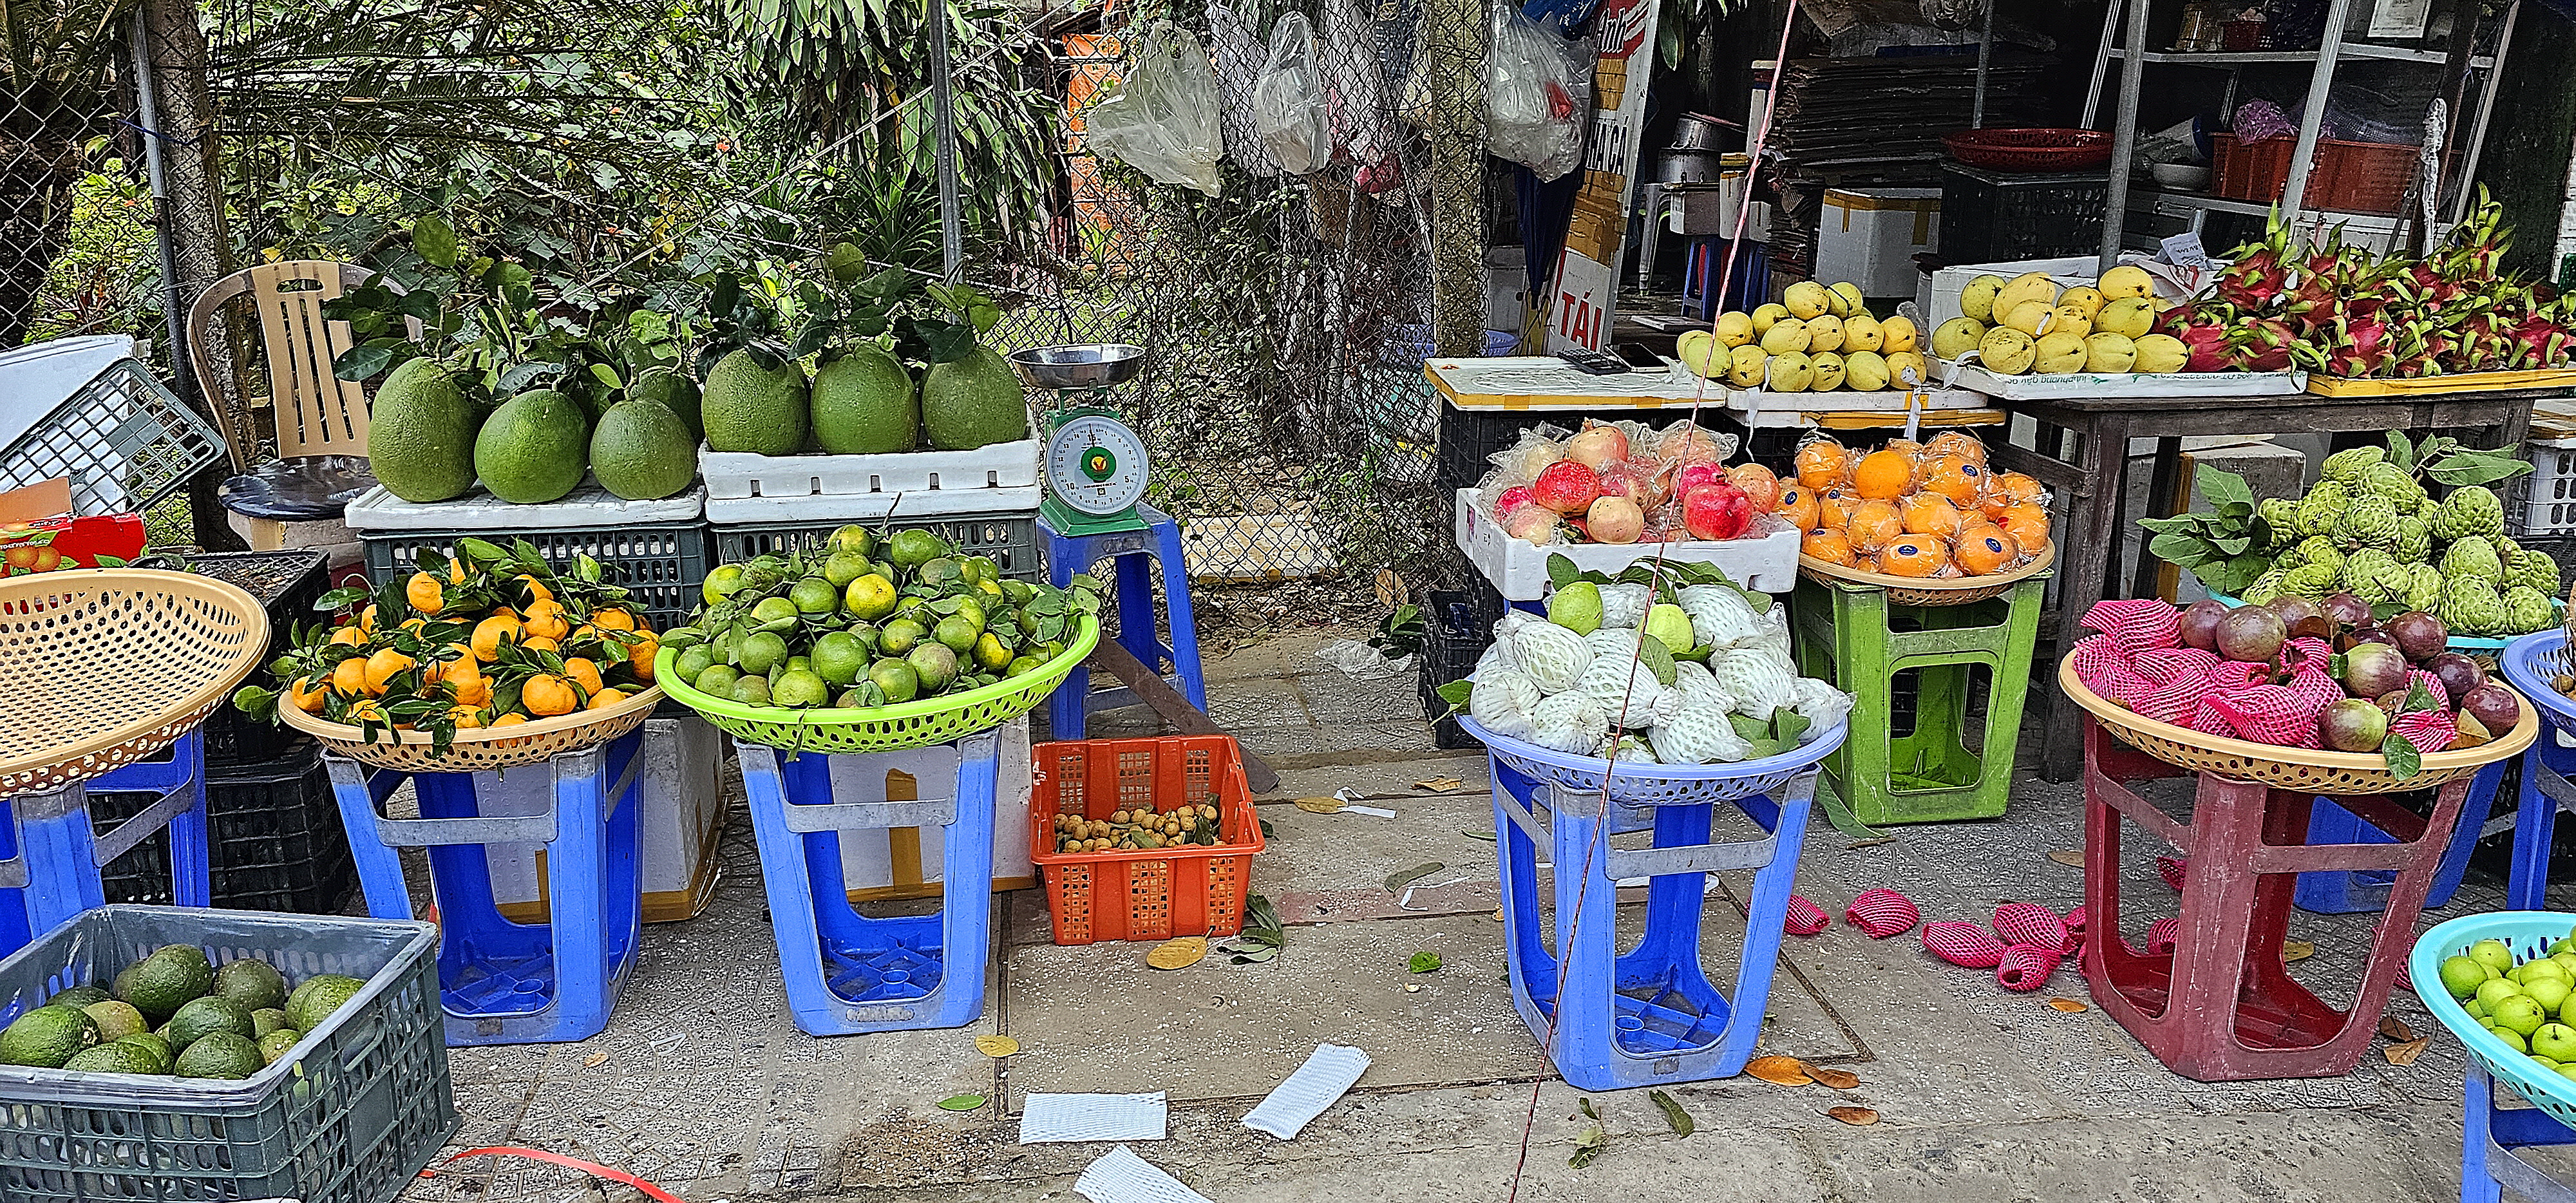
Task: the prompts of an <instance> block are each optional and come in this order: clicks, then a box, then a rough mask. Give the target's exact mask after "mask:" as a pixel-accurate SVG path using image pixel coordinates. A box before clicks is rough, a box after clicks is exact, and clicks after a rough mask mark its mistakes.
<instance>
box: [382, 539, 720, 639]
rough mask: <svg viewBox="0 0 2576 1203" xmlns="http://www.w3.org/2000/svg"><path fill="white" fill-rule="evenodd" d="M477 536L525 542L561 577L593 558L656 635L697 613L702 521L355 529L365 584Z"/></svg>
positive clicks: (398, 575) (448, 552) (703, 562)
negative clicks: (581, 560)
mask: <svg viewBox="0 0 2576 1203" xmlns="http://www.w3.org/2000/svg"><path fill="white" fill-rule="evenodd" d="M466 538H473V539H481V540H483V541H485V542H487V543H493V544H497V545H499V546H502V547H508V546H510V545H511V544H512V543H513V542H515V541H517V540H520V539H525V540H527V541H528V542H529V543H531V544H533V545H534V546H535V547H536V549H537V552H538V554H540V555H542V556H544V557H545V560H546V563H548V564H550V565H553V566H554V569H555V571H557V572H561V571H564V570H566V569H569V568H571V567H572V565H573V562H574V559H575V558H576V557H578V556H585V555H586V556H589V557H590V558H592V559H594V560H597V561H599V566H600V568H601V569H602V570H603V572H602V576H601V579H602V580H604V581H606V582H607V583H609V584H612V585H623V586H625V588H626V590H627V592H628V593H629V594H630V595H631V600H632V601H633V602H634V603H635V608H636V609H638V610H640V611H642V612H643V614H644V617H645V620H646V621H648V622H651V623H652V624H653V629H654V630H657V631H667V630H670V629H671V628H672V627H675V626H679V625H680V624H682V623H685V622H687V621H688V620H689V613H690V611H692V610H695V609H697V606H698V589H699V587H700V586H701V585H703V584H704V583H705V582H706V579H707V569H708V567H710V565H709V564H708V562H707V550H708V549H707V527H706V524H705V523H703V522H667V523H642V524H638V525H634V526H619V527H588V528H582V527H551V528H542V529H530V530H511V531H486V530H469V531H453V530H450V531H418V530H410V531H384V532H381V533H370V532H361V534H360V541H361V542H363V543H365V544H366V547H367V579H368V580H371V581H374V582H375V583H377V584H379V585H381V584H383V583H385V582H386V581H389V580H400V579H403V578H406V577H409V576H410V575H411V574H412V572H413V571H414V570H415V565H417V564H418V562H419V559H420V553H421V552H422V551H423V550H424V549H425V550H429V551H435V552H437V553H439V554H440V555H443V556H448V557H450V558H453V557H454V556H455V546H456V541H457V540H458V539H466Z"/></svg>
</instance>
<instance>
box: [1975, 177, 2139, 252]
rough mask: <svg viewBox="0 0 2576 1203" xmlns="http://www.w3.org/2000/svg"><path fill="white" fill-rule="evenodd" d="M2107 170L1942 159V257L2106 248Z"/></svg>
mask: <svg viewBox="0 0 2576 1203" xmlns="http://www.w3.org/2000/svg"><path fill="white" fill-rule="evenodd" d="M2110 204H2111V177H2110V175H2109V174H2108V173H2107V172H2099V171H2074V172H2041V173H2033V174H2028V175H2024V174H2018V173H2013V172H2000V171H1988V170H1985V169H1983V168H1978V167H1969V166H1966V165H1964V164H1959V163H1944V164H1942V165H1941V239H1940V243H1939V246H1940V251H1941V261H1942V262H1944V263H1953V264H1966V263H2009V262H2012V261H2014V260H2016V259H2050V258H2055V257H2058V256H2061V255H2090V254H2094V253H2096V252H2098V251H2100V250H2101V249H2102V215H2103V213H2104V212H2105V211H2106V210H2107V209H2108V208H2109V207H2110Z"/></svg>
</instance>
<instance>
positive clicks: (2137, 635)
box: [2081, 597, 2182, 657]
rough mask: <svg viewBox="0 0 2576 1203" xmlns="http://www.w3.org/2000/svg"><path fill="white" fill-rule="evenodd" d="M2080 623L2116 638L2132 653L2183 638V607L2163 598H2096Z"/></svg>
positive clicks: (2152, 648)
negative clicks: (2106, 599)
mask: <svg viewBox="0 0 2576 1203" xmlns="http://www.w3.org/2000/svg"><path fill="white" fill-rule="evenodd" d="M2081 625H2082V626H2083V627H2084V628H2085V629H2087V630H2094V631H2100V632H2102V633H2103V634H2105V635H2108V636H2110V637H2111V638H2112V639H2114V640H2117V641H2118V642H2119V644H2120V650H2122V651H2125V652H2127V653H2128V654H2129V655H2130V656H2132V657H2135V656H2136V655H2137V654H2138V653H2140V652H2146V651H2153V650H2155V649H2157V648H2168V647H2173V646H2176V645H2177V644H2179V643H2181V642H2182V640H2181V638H2180V634H2179V632H2180V631H2181V629H2182V611H2180V610H2177V609H2175V608H2174V606H2173V603H2171V602H2168V601H2165V600H2162V599H2160V598H2153V597H2130V598H2115V599H2113V600H2110V601H2099V602H2095V603H2093V608H2092V609H2090V610H2086V611H2085V612H2084V621H2083V623H2082V624H2081Z"/></svg>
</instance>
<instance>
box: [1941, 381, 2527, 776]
mask: <svg viewBox="0 0 2576 1203" xmlns="http://www.w3.org/2000/svg"><path fill="white" fill-rule="evenodd" d="M2564 392H2565V390H2563V389H2521V390H2514V391H2498V392H2478V393H2434V394H2416V395H2412V396H2404V395H2401V396H2388V397H2321V396H2317V395H2314V394H2310V393H2293V394H2289V395H2285V396H2270V397H2187V398H2178V397H2088V398H2061V399H2055V400H2047V401H2003V400H1999V401H1997V402H1996V404H1998V405H2000V406H2003V407H2004V408H2005V409H2007V410H2009V411H2011V412H2012V413H2013V414H2015V415H2019V416H2027V417H2029V418H2031V419H2032V420H2033V421H2035V422H2037V423H2039V432H2038V438H2037V439H2036V440H2035V443H2036V445H2035V446H2032V447H2023V446H2019V445H2006V446H1998V447H1994V448H1992V450H1991V452H1990V454H1991V456H1992V458H1993V460H1994V462H1995V463H1996V465H1997V466H1999V467H2003V468H2009V469H2012V470H2014V471H2018V472H2026V473H2028V474H2030V475H2032V476H2035V477H2038V478H2039V479H2040V480H2041V481H2042V482H2043V483H2045V484H2047V485H2048V486H2049V487H2050V488H2051V489H2053V490H2055V491H2057V493H2058V494H2059V495H2060V496H2061V497H2063V498H2064V499H2065V500H2066V502H2067V505H2066V517H2065V520H2064V521H2063V523H2062V525H2061V526H2060V528H2059V530H2058V533H2057V546H2058V568H2057V583H2056V588H2057V605H2056V607H2055V609H2054V611H2053V618H2054V620H2055V621H2054V623H2053V627H2054V629H2055V630H2056V632H2057V647H2058V651H2059V652H2060V654H2063V652H2064V650H2065V648H2066V645H2067V642H2068V640H2069V638H2070V637H2071V636H2072V635H2073V633H2074V632H2075V631H2076V629H2077V626H2076V624H2077V623H2078V622H2080V621H2082V619H2083V617H2084V612H2085V611H2086V610H2088V609H2090V608H2091V607H2092V605H2093V603H2094V602H2097V601H2100V600H2102V599H2103V598H2106V597H2147V596H2152V595H2153V594H2154V593H2155V589H2156V570H2157V561H2156V559H2155V557H2153V556H2150V555H2147V554H2145V552H2144V550H2143V548H2144V546H2145V544H2144V541H2141V542H2140V548H2141V551H2140V553H2139V556H2138V563H2137V565H2136V566H2135V568H2134V569H2132V570H2130V573H2129V575H2128V576H2126V577H2123V576H2122V575H2121V572H2122V568H2121V563H2120V560H2121V549H2122V535H2123V534H2124V533H2125V532H2126V531H2127V529H2128V519H2129V515H2128V514H2127V513H2125V512H2124V509H2125V505H2124V503H2125V501H2126V499H2127V493H2128V488H2127V486H2128V479H2127V473H2128V465H2129V455H2128V450H2129V440H2130V439H2131V438H2132V437H2140V438H2147V437H2151V438H2154V439H2155V440H2156V460H2155V477H2154V482H2153V486H2152V488H2151V490H2150V492H2149V495H2148V501H2147V507H2148V510H2149V511H2150V513H2155V514H2161V513H2164V512H2166V511H2168V510H2170V509H2172V508H2174V507H2173V506H2172V504H2171V499H2172V498H2175V497H2177V496H2182V495H2186V494H2184V493H2183V490H2184V489H2185V488H2186V487H2187V486H2186V484H2185V482H2183V481H2182V480H2181V475H2182V440H2183V439H2184V438H2186V437H2192V436H2208V435H2254V434H2295V433H2309V434H2329V433H2344V432H2364V431H2382V430H2405V431H2410V432H2414V433H2417V434H2419V435H2421V434H2425V433H2431V432H2443V433H2449V434H2452V435H2453V436H2454V437H2457V438H2459V439H2461V440H2462V441H2464V442H2467V443H2470V444H2472V445H2475V446H2481V447H2509V446H2512V445H2514V444H2516V443H2519V442H2521V441H2522V440H2523V437H2524V435H2525V433H2526V431H2527V430H2528V428H2529V426H2530V423H2531V410H2532V403H2533V402H2534V401H2536V400H2538V399H2539V398H2541V397H2544V396H2557V395H2560V394H2562V393H2564ZM2070 446H2071V447H2072V450H2071V451H2070V450H2068V448H2069V447H2070ZM2032 677H2033V681H2032V684H2033V686H2034V687H2041V688H2044V691H2045V696H2044V697H2042V698H2040V699H2037V702H2038V705H2037V706H2036V707H2035V708H2034V713H2036V714H2037V715H2038V716H2039V719H2040V723H2041V730H2042V731H2043V732H2044V733H2045V734H2044V735H2043V737H2042V738H2043V745H2042V747H2043V750H2042V752H2041V755H2040V760H2039V765H2038V768H2039V772H2040V775H2041V776H2042V777H2044V778H2046V779H2047V780H2050V781H2066V780H2071V779H2072V778H2073V777H2074V776H2075V774H2076V772H2077V770H2079V769H2080V768H2082V766H2083V763H2084V739H2083V726H2084V725H2083V724H2082V723H2081V722H2078V721H2077V719H2078V718H2079V716H2080V711H2078V710H2077V708H2076V707H2075V706H2074V704H2073V703H2070V702H2068V701H2067V700H2066V698H2065V696H2064V695H2063V694H2061V693H2059V692H2058V689H2057V685H2056V683H2055V682H2056V677H2055V674H2053V673H2041V672H2033V673H2032ZM2043 682H2044V684H2043Z"/></svg>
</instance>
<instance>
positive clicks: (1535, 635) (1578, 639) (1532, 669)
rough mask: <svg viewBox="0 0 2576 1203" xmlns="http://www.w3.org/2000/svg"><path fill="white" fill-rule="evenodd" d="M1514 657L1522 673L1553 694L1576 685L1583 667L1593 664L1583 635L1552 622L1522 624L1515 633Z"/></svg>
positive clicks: (1513, 636)
mask: <svg viewBox="0 0 2576 1203" xmlns="http://www.w3.org/2000/svg"><path fill="white" fill-rule="evenodd" d="M1512 656H1513V657H1514V658H1515V659H1517V660H1519V661H1520V665H1521V671H1522V672H1525V673H1528V674H1529V675H1530V679H1531V680H1534V681H1536V682H1538V687H1539V688H1540V689H1541V690H1543V691H1545V692H1547V693H1551V694H1554V693H1563V692H1565V691H1566V690H1568V689H1572V688H1574V683H1575V682H1576V681H1578V680H1580V679H1582V677H1583V670H1584V669H1586V668H1589V667H1591V666H1592V649H1591V648H1590V647H1587V646H1585V645H1584V642H1583V636H1581V635H1577V634H1575V633H1574V632H1572V631H1569V630H1567V629H1565V628H1564V627H1561V626H1558V625H1556V624H1555V623H1552V622H1528V623H1523V624H1521V626H1520V629H1518V630H1516V631H1514V632H1512Z"/></svg>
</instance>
